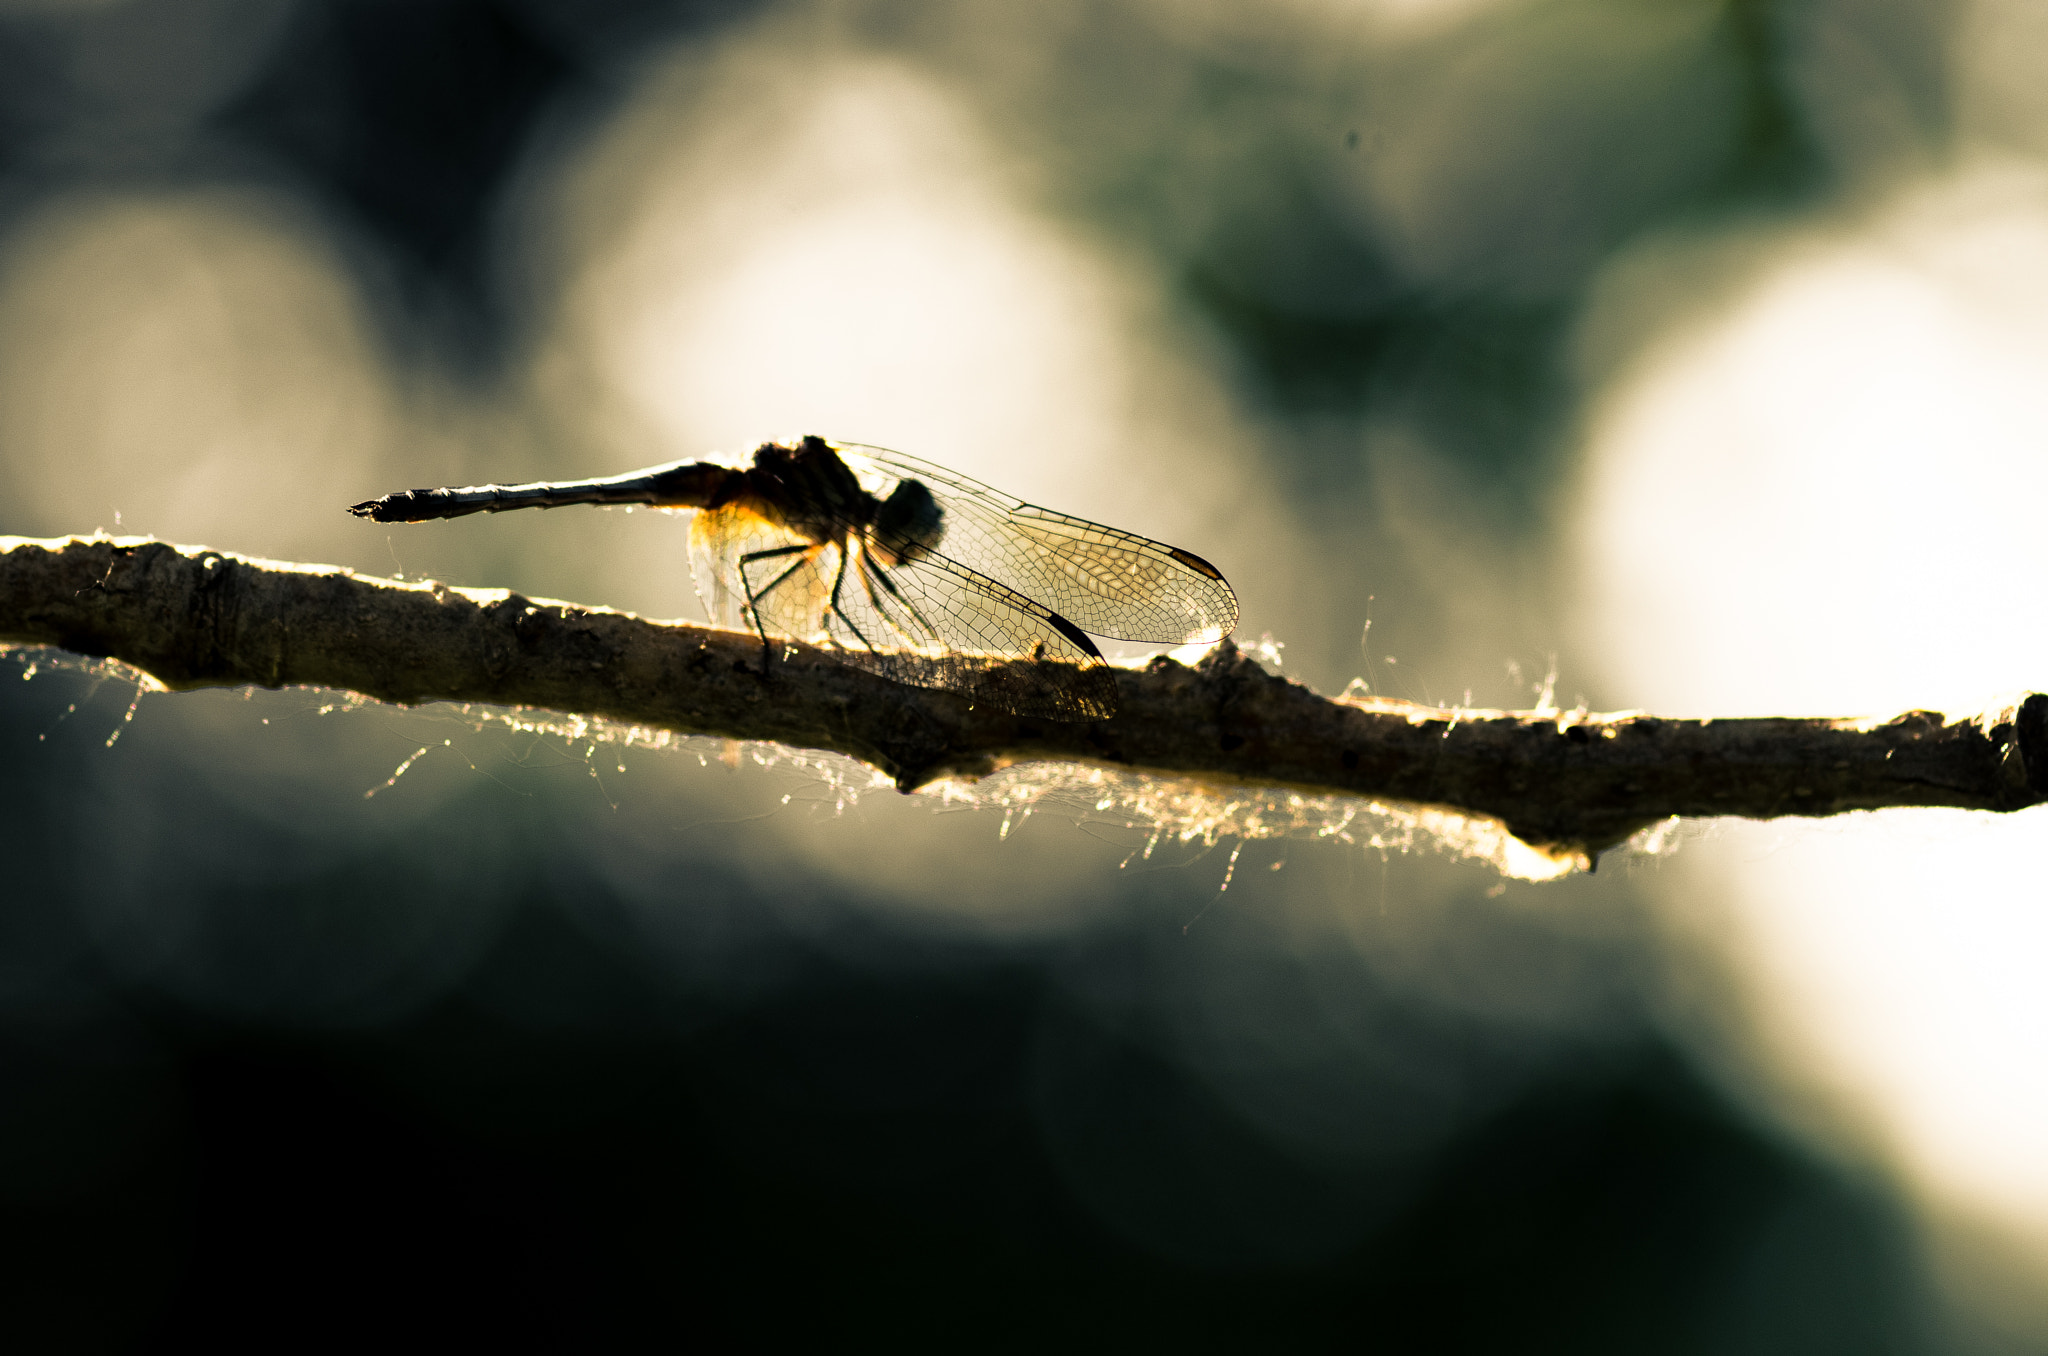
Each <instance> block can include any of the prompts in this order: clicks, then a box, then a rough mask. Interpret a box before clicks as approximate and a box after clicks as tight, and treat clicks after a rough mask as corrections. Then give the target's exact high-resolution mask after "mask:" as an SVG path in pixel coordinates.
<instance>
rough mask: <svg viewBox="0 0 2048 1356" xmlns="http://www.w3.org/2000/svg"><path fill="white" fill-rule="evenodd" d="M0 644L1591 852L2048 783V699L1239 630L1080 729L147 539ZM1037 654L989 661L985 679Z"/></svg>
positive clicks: (55, 598)
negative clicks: (1512, 682)
mask: <svg viewBox="0 0 2048 1356" xmlns="http://www.w3.org/2000/svg"><path fill="white" fill-rule="evenodd" d="M0 641H5V642H11V643H27V644H39V645H55V646H61V647H62V648H64V649H67V650H71V651H74V652H76V653H79V654H85V655H93V656H105V657H110V658H114V659H118V660H121V661H122V662H124V663H126V664H130V665H132V666H134V667H135V668H137V669H140V670H142V671H144V672H145V673H147V674H149V675H150V676H151V677H153V678H154V679H156V680H157V681H158V682H160V683H162V684H163V685H164V686H165V687H167V688H171V689H190V688H201V687H240V686H249V685H254V686H258V687H273V688H274V687H284V686H289V685H302V684H303V685H312V686H320V687H330V688H344V689H348V690H352V691H355V692H359V693H362V694H364V695H366V696H369V697H374V698H377V699H380V700H383V701H387V702H398V703H402V704H408V705H409V704H414V703H419V702H429V701H456V702H487V703H495V704H501V705H510V706H528V707H548V708H553V709H556V710H561V711H571V712H577V713H581V714H586V715H595V716H601V717H605V718H608V719H611V720H616V721H622V722H628V723H631V724H636V725H645V726H652V727H658V728H665V729H670V730H675V731H679V732H683V733H691V734H709V735H722V736H725V737H728V738H733V739H753V740H773V741H776V742H779V743H782V744H788V745H793V746H797V747H802V748H812V749H830V750H834V751H836V752H839V753H844V754H848V755H851V756H852V757H854V758H858V759H860V760H862V761H863V762H866V763H870V764H872V765H874V766H875V767H878V768H880V769H882V770H883V771H884V772H886V773H887V774H888V775H890V776H891V777H893V778H894V779H895V780H896V783H897V785H898V786H900V787H901V788H903V789H904V790H906V791H907V790H913V789H915V788H917V787H919V786H922V785H924V784H926V783H928V782H931V781H934V780H936V779H938V778H941V777H948V776H966V777H976V776H982V775H985V774H987V773H990V772H993V771H995V770H996V769H998V768H1001V767H1005V766H1008V765H1011V764H1014V763H1020V762H1026V761H1031V760H1059V761H1076V762H1086V763H1094V764H1099V765H1104V766H1110V767H1115V768H1121V769H1125V770H1134V771H1143V772H1150V773H1156V774H1173V775H1181V776H1187V777H1193V778H1200V779H1207V780H1211V781H1222V782H1233V783H1239V784H1252V785H1281V786H1292V787H1299V788H1302V789H1305V790H1310V791H1314V792H1318V793H1324V794H1328V793H1331V792H1337V793H1345V794H1351V795H1357V796H1362V797H1372V798H1376V799H1384V800H1397V801H1405V802H1411V803H1415V804H1421V805H1431V806H1440V807H1446V808H1449V809H1451V810H1454V811H1456V812H1458V813H1461V814H1465V815H1477V816H1487V817H1491V818H1494V819H1498V820H1500V821H1501V822H1502V823H1503V824H1505V825H1506V827H1507V828H1508V830H1509V831H1510V832H1511V833H1513V834H1514V835H1515V836H1516V837H1517V838H1519V839H1521V840H1522V841H1523V842H1525V843H1528V844H1530V845H1531V846H1533V847H1536V848H1538V849H1541V850H1543V851H1545V852H1548V853H1551V854H1568V855H1572V856H1577V857H1580V858H1582V859H1583V860H1584V861H1585V862H1586V863H1587V864H1588V865H1590V864H1591V862H1592V861H1593V860H1594V859H1595V858H1596V857H1597V855H1598V854H1599V853H1600V852H1601V851H1603V850H1605V849H1607V848H1609V847H1612V846H1614V845H1616V844H1618V843H1620V842H1622V841H1623V840H1624V839H1626V838H1628V837H1629V836H1630V835H1631V834H1633V833H1635V832H1636V831H1637V830H1639V829H1642V828H1645V827H1647V826H1649V825H1652V824H1655V823H1658V822H1660V821H1662V820H1665V819H1668V818H1670V817H1672V816H1687V817H1690V816H1709V815H1735V816H1741V817H1745V818H1751V819H1767V818H1774V817H1776V816H1780V815H1833V814H1841V813H1844V812H1846V811H1851V810H1873V809H1880V808H1884V807H1889V806H1908V805H1923V806H1924V805H1942V806H1954V807H1960V808H1963V809H1973V810H1998V811H2009V810H2018V809H2022V808H2025V807H2027V806H2030V805H2035V804H2038V803H2040V802H2041V801H2042V800H2044V799H2048V695H2042V694H2038V693H2037V694H2034V695H2031V696H2028V697H2026V698H2025V699H2024V700H2023V701H2020V702H2018V703H2016V704H2015V705H2013V706H2011V707H2009V708H2005V709H2003V710H1999V711H1994V712H1989V713H1986V714H1983V715H1981V716H1970V717H1965V718H1961V719H1957V720H1953V721H1951V720H1948V719H1945V718H1944V717H1943V716H1941V715H1938V714H1935V713H1932V712H1926V711H1913V712H1908V713H1906V714H1905V715H1902V716H1897V717H1894V718H1892V719H1888V720H1830V719H1784V718H1773V719H1742V720H1666V719H1661V718H1658V717H1655V716H1645V715H1640V714H1636V713H1621V714H1614V715H1589V714H1585V713H1557V712H1534V711H1474V710H1460V711H1448V710H1443V709H1440V708H1436V707H1425V706H1416V705H1413V704H1411V703H1408V702H1400V701H1391V700H1387V699H1382V698H1370V699H1365V700H1360V701H1351V700H1341V701H1332V700H1330V699H1328V698H1325V697H1322V696H1319V695H1318V694H1316V693H1315V692H1312V691H1310V690H1309V689H1308V688H1306V687H1303V686H1302V685H1301V684H1299V683H1294V682H1289V681H1287V680H1285V679H1281V678H1276V677H1273V676H1271V675H1269V674H1267V673H1266V672H1265V671H1264V670H1262V669H1261V668H1259V666H1258V665H1257V664H1255V663H1253V662H1251V661H1250V660H1248V659H1246V658H1245V657H1244V656H1243V655H1241V654H1239V653H1238V652H1237V650H1236V649H1235V647H1233V646H1232V645H1230V643H1229V642H1227V641H1226V642H1224V643H1223V644H1221V645H1219V646H1217V647H1216V648H1215V649H1214V650H1213V651H1211V652H1210V654H1209V655H1208V657H1207V658H1205V659H1204V660H1202V662H1201V663H1200V664H1198V665H1197V666H1196V667H1194V668H1188V667H1185V666H1183V665H1181V664H1178V663H1175V662H1173V661H1172V660H1169V659H1165V658H1160V659H1155V660H1153V661H1152V662H1151V663H1150V664H1149V665H1147V666H1146V667H1144V668H1143V669H1123V670H1119V671H1118V673H1117V685H1118V689H1119V699H1120V706H1119V710H1118V713H1117V715H1116V717H1115V718H1114V719H1113V720H1106V721H1096V722H1082V723H1071V724H1069V723H1061V722H1055V721H1046V720H1036V719H1031V718H1027V717H1021V716H1015V715H1010V714H1007V713H1005V712H1001V711H996V710H992V709H989V708H988V707H986V706H983V707H981V708H975V707H973V706H971V705H970V704H969V702H968V700H967V699H966V698H965V697H963V696H961V695H959V694H958V693H957V692H949V691H938V690H932V689H927V688H917V687H907V686H903V685H901V684H898V683H892V682H889V681H888V680H886V679H883V678H879V677H876V676H874V675H872V674H868V673H864V672H862V671H860V670H858V669H854V668H850V667H848V666H846V665H843V664H840V663H837V662H835V661H834V660H833V658H832V655H831V652H830V651H828V650H821V649H817V648H814V647H812V646H808V645H802V644H798V643H796V642H790V643H788V644H786V645H779V646H777V648H776V652H775V657H774V659H773V661H772V662H771V664H770V665H769V670H768V672H767V674H766V675H765V676H764V675H763V673H762V671H761V662H762V660H761V648H760V644H759V642H758V641H757V640H756V639H755V638H754V637H753V636H752V635H751V634H748V633H743V632H735V631H724V630H717V629H713V628H708V627H702V626H691V625H685V624H682V623H677V622H655V621H646V620H643V619H641V618H639V617H635V616H632V615H630V614H626V613H620V612H613V611H610V610H608V609H604V608H586V607H577V606H574V605H572V604H568V603H556V602H547V601H541V600H535V599H528V598H523V597H521V596H519V595H517V594H512V593H506V592H503V591H500V590H483V589H458V588H450V587H447V586H446V585H442V584H435V583H404V582H399V581H395V580H389V579H377V578H372V577H369V576H362V575H356V574H354V573H352V572H351V571H348V570H343V569H338V568H335V567H333V566H323V565H294V564H287V563H281V562H277V561H267V560H253V559H249V558H246V557H242V556H235V555H230V554H227V553H226V552H222V551H210V550H204V549H200V548H193V547H180V546H173V545H169V544H167V543H164V542H158V541H153V540H150V539H147V538H133V537H127V538H108V537H91V538H83V537H70V538H57V539H52V540H47V541H37V540H30V539H26V538H20V537H0ZM1032 662H1033V661H1031V660H1028V659H1017V660H1009V661H999V660H991V661H990V662H989V670H990V673H991V675H992V681H993V682H994V683H996V684H997V685H1000V682H1001V671H1002V670H1003V669H1004V668H1005V667H1006V666H1008V665H1027V664H1030V663H1032ZM1039 662H1053V661H1039Z"/></svg>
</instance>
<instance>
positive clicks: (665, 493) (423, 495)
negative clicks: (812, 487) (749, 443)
mask: <svg viewBox="0 0 2048 1356" xmlns="http://www.w3.org/2000/svg"><path fill="white" fill-rule="evenodd" d="M744 475H745V472H743V471H740V470H738V469H737V468H735V467H731V466H720V465H718V464H717V463H716V462H709V461H693V462H683V461H679V462H675V463H672V464H670V465H668V466H657V467H655V468H653V469H652V470H648V471H635V472H633V473H632V474H630V475H623V476H611V477H609V478H607V479H603V480H543V481H538V482H536V483H534V484H530V485H470V486H462V487H453V486H451V487H448V488H445V489H438V490H400V491H399V492H398V493H396V494H387V495H384V496H383V497H382V498H379V499H366V500H364V501H363V502H362V503H360V504H355V505H352V506H350V508H349V512H350V513H353V514H355V515H356V517H358V518H368V519H369V520H370V521H371V522H373V523H423V522H426V521H428V520H430V519H434V518H461V517H464V516H465V515H467V514H471V513H503V512H505V511H506V510H507V509H521V508H561V507H563V506H565V505H568V504H599V505H605V504H647V505H651V506H653V507H656V508H707V507H712V506H715V505H717V504H721V503H724V502H726V500H728V499H730V498H731V497H732V494H733V492H734V490H735V489H736V488H737V487H738V486H739V484H740V482H741V479H742V477H743V476H744Z"/></svg>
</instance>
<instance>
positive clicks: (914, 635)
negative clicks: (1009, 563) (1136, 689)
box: [829, 549, 1117, 720]
mask: <svg viewBox="0 0 2048 1356" xmlns="http://www.w3.org/2000/svg"><path fill="white" fill-rule="evenodd" d="M834 582H835V584H836V585H837V594H838V598H837V602H836V604H834V605H832V606H830V608H829V611H830V616H831V621H830V623H829V629H830V631H831V634H832V639H833V640H834V641H835V642H837V643H838V644H839V645H840V647H841V649H842V651H843V653H842V654H841V655H840V656H839V657H840V658H841V659H842V661H843V662H845V663H847V664H850V665H852V666H854V667H856V668H863V669H866V670H868V671H869V672H871V673H877V674H880V675H881V676H882V677H885V678H889V679H892V680H894V681H896V682H899V683H908V684H911V685H912V686H916V687H938V688H947V689H950V690H953V691H956V692H960V693H963V694H965V695H966V696H967V697H968V698H969V699H970V700H972V701H974V702H976V703H986V704H988V705H991V706H995V707H998V708H1000V709H1002V710H1005V711H1013V712H1016V713H1017V714H1019V715H1025V716H1038V717H1041V718H1044V719H1048V720H1107V719H1108V718H1109V717H1111V716H1113V715H1115V714H1116V705H1117V691H1116V675H1115V673H1114V672H1112V671H1111V669H1110V668H1109V666H1108V665H1107V664H1105V663H1104V662H1103V659H1102V655H1101V653H1100V652H1099V651H1097V650H1096V648H1095V646H1094V644H1093V643H1091V642H1090V641H1089V639H1088V637H1087V636H1086V635H1084V634H1082V633H1081V631H1080V630H1079V629H1078V628H1077V627H1075V626H1074V625H1073V623H1071V622H1069V621H1067V620H1066V619H1065V618H1063V617H1060V616H1058V615H1057V614H1055V613H1053V612H1052V611H1051V610H1050V609H1048V608H1046V607H1045V606H1044V605H1043V604H1041V603H1038V602H1036V601H1034V600H1033V599H1030V598H1027V597H1025V596H1024V595H1023V594H1021V593H1018V592H1017V591H1016V590H1014V589H1011V588H1009V587H1007V586H1006V585H1004V584H1001V583H999V582H998V581H996V580H993V579H990V578H988V577H986V576H985V575H981V574H978V573H976V572H975V571H973V570H970V569H967V568H966V567H964V566H962V565H960V564H958V563H957V562H955V561H951V560H948V559H946V558H945V557H943V556H938V555H927V556H924V557H921V558H919V559H918V560H916V561H914V562H911V563H909V564H905V565H895V566H885V565H883V564H881V563H880V562H878V561H877V560H875V559H874V558H873V557H872V556H870V555H869V554H868V553H867V552H866V551H864V550H860V549H856V550H855V552H854V554H853V557H852V560H851V561H850V562H849V565H848V568H847V570H846V572H845V576H844V578H842V579H836V580H835V581H834ZM1032 658H1036V659H1040V660H1053V661H1057V662H1053V663H1030V662H1026V661H1027V660H1029V659H1032Z"/></svg>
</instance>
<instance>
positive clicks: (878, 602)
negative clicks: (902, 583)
mask: <svg viewBox="0 0 2048 1356" xmlns="http://www.w3.org/2000/svg"><path fill="white" fill-rule="evenodd" d="M877 583H880V584H881V586H882V587H883V588H885V589H887V590H888V591H889V596H890V597H891V598H894V599H895V600H896V601H897V603H899V604H900V605H901V606H902V608H903V610H904V611H905V612H908V613H909V614H910V617H911V620H912V621H915V622H916V623H917V624H918V625H919V626H922V627H923V628H924V631H925V635H926V636H927V637H929V638H930V639H929V640H928V641H927V642H926V643H927V644H930V643H934V642H936V641H937V639H938V635H939V633H938V631H937V629H936V628H934V627H933V626H932V624H931V623H930V622H929V621H927V620H925V615H924V613H922V612H919V611H918V610H917V604H916V603H913V602H911V601H910V599H908V598H906V597H904V596H903V591H902V590H901V589H899V588H897V587H896V583H895V581H894V580H892V579H890V578H889V576H888V574H887V573H886V572H884V571H883V569H882V567H881V566H879V565H877V564H875V562H874V561H873V560H872V559H871V558H870V557H868V556H865V555H863V556H862V557H861V558H860V584H861V587H862V588H864V589H866V590H867V591H868V601H869V602H871V603H873V604H874V605H875V611H876V612H878V613H880V614H881V615H882V616H884V617H887V616H888V615H889V609H888V608H886V607H884V606H883V605H882V599H881V596H880V595H879V594H877V593H876V592H875V585H876V584H877ZM898 629H899V630H900V629H902V628H900V627H899V628H898Z"/></svg>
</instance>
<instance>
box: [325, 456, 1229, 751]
mask: <svg viewBox="0 0 2048 1356" xmlns="http://www.w3.org/2000/svg"><path fill="white" fill-rule="evenodd" d="M565 504H599V505H609V504H646V505H652V506H654V507H656V508H664V509H685V508H687V509H695V510H696V511H697V513H696V518H695V521H694V522H693V523H692V524H691V530H690V565H691V571H692V573H693V575H694V576H695V579H696V583H697V590H698V594H699V596H701V597H702V598H703V600H704V605H705V607H706V608H707V609H708V610H709V611H710V613H711V616H712V619H713V620H714V621H717V622H720V623H723V624H725V625H728V626H743V627H745V628H747V629H750V630H752V631H753V632H754V633H755V634H757V635H759V636H760V637H761V645H762V671H763V672H764V673H766V672H767V663H768V656H769V654H770V652H771V648H772V647H771V646H770V642H769V637H770V636H771V635H777V636H787V637H791V638H794V639H798V640H803V641H808V642H811V643H813V644H829V645H830V646H832V647H833V651H834V653H833V657H834V658H835V659H837V660H839V661H840V662H841V663H845V664H848V665H851V666H853V667H855V668H861V669H866V670H868V671H870V672H873V673H877V674H880V675H881V676H882V677H885V678H889V679H892V680H894V681H896V682H900V683H909V684H912V685H914V686H918V687H935V688H948V689H952V690H955V691H959V692H962V693H965V694H966V695H967V696H968V697H969V698H970V699H971V700H973V701H975V702H976V703H977V704H980V703H987V704H989V705H992V706H996V707H999V708H1001V709H1003V710H1007V711H1012V712H1015V713H1017V714H1019V715H1026V716H1037V717H1041V718H1045V719H1051V720H1106V719H1108V718H1109V717H1110V716H1112V715H1114V714H1116V705H1117V689H1116V679H1115V675H1114V673H1113V672H1112V671H1111V670H1110V668H1109V666H1108V665H1107V664H1106V663H1105V662H1104V660H1103V657H1102V652H1101V651H1100V650H1098V649H1097V648H1096V647H1095V643H1094V642H1093V641H1092V640H1090V639H1089V638H1088V633H1090V632H1092V633H1094V634H1095V635H1098V636H1107V637H1109V638H1111V639H1115V640H1128V641H1138V642H1146V643H1151V644H1158V645H1186V644H1191V643H1198V642H1208V641H1214V640H1220V639H1222V638H1223V637H1224V636H1227V635H1229V634H1230V633H1231V631H1233V630H1234V629H1236V626H1237V596H1236V595H1235V594H1234V593H1232V592H1231V589H1230V585H1229V584H1228V583H1227V582H1225V580H1224V578H1223V575H1222V574H1221V573H1220V572H1219V571H1218V570H1217V569H1216V567H1215V566H1213V565H1211V564H1210V563H1209V562H1208V561H1206V560H1204V559H1202V558H1201V557H1200V556H1198V555H1195V554H1193V553H1192V552H1189V551H1183V550H1181V549H1180V548H1179V547H1176V546H1166V545H1163V544H1161V543H1159V542H1156V541H1149V540H1147V539H1146V538H1144V537H1140V536H1136V535H1134V534H1132V533H1129V532H1121V531H1118V530H1117V529H1116V528H1113V527H1104V526H1102V525H1101V524H1099V523H1091V522H1088V521H1086V520H1085V519H1081V518H1073V517H1069V516H1068V515H1066V514H1064V513H1054V512H1052V511H1051V510H1049V509H1042V508H1039V507H1037V506H1036V505H1034V504H1027V503H1025V502H1024V501H1022V500H1020V499H1014V498H1011V497H1010V496H1008V495H1005V494H1001V493H999V492H997V491H996V490H993V489H990V488H989V487H988V486H986V485H983V484H981V483H979V482H978V481H973V480H969V479H967V478H966V477H965V476H960V475H955V474H953V473H952V472H950V471H947V470H945V469H944V468H942V467H939V466H935V465H933V464H931V463H930V462H926V461H920V460H919V459H917V458H915V457H907V456H904V455H903V454H902V453H900V452H891V451H888V450H886V449H883V448H879V447H864V446H861V445H858V444H852V443H832V442H827V441H826V440H824V439H823V438H817V437H810V438H805V439H803V440H802V441H800V442H798V443H796V444H794V445H793V446H786V445H784V444H781V443H763V444H762V445H761V446H760V447H759V448H758V449H756V451H755V452H754V458H753V464H752V465H750V466H725V465H720V464H718V463H715V462H705V461H697V462H673V463H671V464H669V465H666V466H656V467H651V468H649V469H647V470H644V471H634V472H632V473H630V474H627V475H622V476H614V477H611V478H610V479H605V480H570V481H551V482H543V483H540V484H533V485H481V486H476V487H472V488H461V489H458V488H448V489H438V490H405V491H401V492H400V493H397V494H388V495H385V496H384V497H383V498H381V499H371V500H368V501H366V502H364V503H361V504H356V505H354V506H353V507H351V508H350V509H349V512H351V513H353V514H355V515H356V516H357V517H360V518H368V519H370V520H371V521H373V522H380V523H416V522H424V521H426V520H428V519H434V518H456V517H461V516H462V515H464V514H470V513H497V512H501V511H503V510H505V509H515V508H556V507H560V506H562V505H565ZM1017 659H1029V660H1034V661H1037V662H1034V663H1029V664H1019V663H1014V662H1002V661H1014V660H1017Z"/></svg>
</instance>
